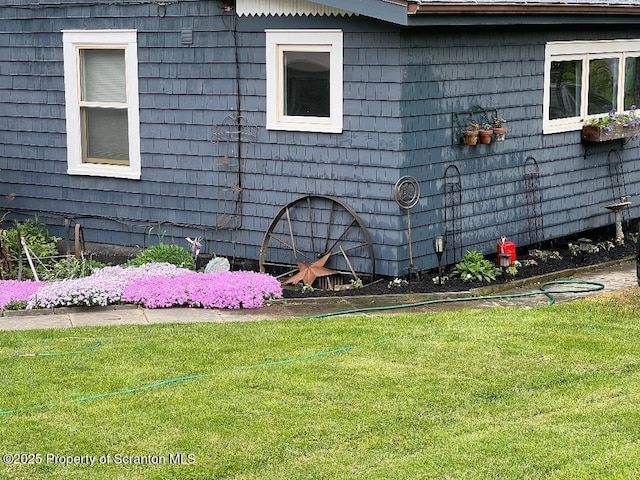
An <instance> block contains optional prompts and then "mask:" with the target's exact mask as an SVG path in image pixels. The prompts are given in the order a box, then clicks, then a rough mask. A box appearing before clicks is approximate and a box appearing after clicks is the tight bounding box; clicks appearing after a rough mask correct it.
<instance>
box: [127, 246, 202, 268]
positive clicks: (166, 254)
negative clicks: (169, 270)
mask: <svg viewBox="0 0 640 480" xmlns="http://www.w3.org/2000/svg"><path fill="white" fill-rule="evenodd" d="M162 262H165V263H171V264H173V265H175V266H177V267H181V268H188V269H189V270H195V269H196V262H195V260H194V259H193V257H192V256H191V252H189V251H188V250H187V249H185V248H182V247H180V246H178V245H165V244H162V243H161V244H160V245H154V246H152V247H149V248H147V249H146V250H144V251H142V252H140V253H139V254H138V255H136V257H135V258H133V259H131V260H129V261H128V262H127V265H130V266H134V267H139V266H140V265H144V264H145V263H162Z"/></svg>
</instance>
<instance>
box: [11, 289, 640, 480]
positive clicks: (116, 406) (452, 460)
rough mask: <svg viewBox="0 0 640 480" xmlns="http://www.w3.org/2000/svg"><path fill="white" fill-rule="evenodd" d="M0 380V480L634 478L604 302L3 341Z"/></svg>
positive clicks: (635, 335) (638, 389)
mask: <svg viewBox="0 0 640 480" xmlns="http://www.w3.org/2000/svg"><path fill="white" fill-rule="evenodd" d="M186 314H188V312H186ZM98 341H101V342H102V345H101V346H96V342H98ZM94 347H95V348H94ZM16 352H20V353H34V352H40V353H49V354H52V355H48V356H45V355H40V356H36V357H33V356H30V357H29V356H27V357H16V356H14V353H16ZM73 352H77V353H73ZM57 353H66V354H64V355H55V354H57ZM0 371H1V372H2V374H1V375H0V411H2V412H3V414H2V415H0V422H1V423H0V425H1V426H0V453H2V454H3V455H4V456H3V463H2V464H0V478H2V479H5V478H7V479H47V480H49V479H79V478H82V479H127V480H130V479H169V478H176V479H178V478H179V479H217V478H232V479H316V478H317V479H415V478H438V479H442V478H468V479H482V478H501V479H517V478H535V479H538V478H554V479H555V478H559V479H576V478H585V479H587V478H588V479H592V478H598V479H601V478H620V479H628V478H638V477H640V322H638V312H637V311H633V310H627V309H624V308H621V307H619V306H617V305H616V304H614V303H609V304H607V303H603V304H598V303H587V302H574V303H571V304H566V305H559V306H553V307H541V308H538V309H534V310H516V309H496V310H464V311H458V312H451V313H438V314H430V315H410V314H404V315H387V316H379V317H374V318H338V317H333V318H327V319H321V320H296V321H277V322H273V321H270V322H259V323H236V324H206V325H204V324H200V325H156V326H150V327H149V326H129V327H109V328H82V329H80V328H76V329H59V330H42V331H27V332H0ZM19 453H21V454H25V455H23V456H22V458H20V457H17V456H15V455H13V456H10V457H7V454H19ZM178 454H182V457H180V455H178ZM29 455H30V456H29ZM66 455H70V456H78V457H82V456H85V457H82V458H78V459H76V461H78V462H79V461H82V462H85V463H82V464H79V465H64V464H61V463H60V462H62V461H63V459H64V456H66ZM91 457H94V461H95V464H94V465H93V466H91V465H88V464H86V462H90V461H91ZM20 460H22V461H23V462H25V463H26V462H29V461H32V462H34V463H35V464H34V465H29V464H26V465H25V464H19V463H14V464H12V465H8V464H7V462H8V461H14V462H15V461H20ZM100 461H103V462H104V463H105V464H99V462H100ZM180 461H182V463H180ZM56 462H57V463H56ZM131 462H146V464H136V463H131ZM149 462H151V463H160V464H157V465H156V464H149Z"/></svg>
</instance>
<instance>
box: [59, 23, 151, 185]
mask: <svg viewBox="0 0 640 480" xmlns="http://www.w3.org/2000/svg"><path fill="white" fill-rule="evenodd" d="M62 42H63V55H64V83H65V101H66V106H65V111H66V126H67V165H68V167H67V173H68V174H69V175H90V176H98V177H114V178H129V179H134V180H139V179H140V173H141V168H140V112H139V99H138V52H137V32H136V30H63V31H62ZM94 47H95V48H109V47H111V48H122V49H124V51H125V75H126V92H127V118H128V133H129V164H128V165H117V164H100V163H84V162H83V161H82V158H83V155H82V149H83V146H82V121H81V114H80V104H81V102H80V69H79V68H80V67H79V66H80V53H79V52H80V49H82V48H94Z"/></svg>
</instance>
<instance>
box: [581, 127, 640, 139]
mask: <svg viewBox="0 0 640 480" xmlns="http://www.w3.org/2000/svg"><path fill="white" fill-rule="evenodd" d="M637 135H640V126H624V125H611V126H609V127H595V126H585V127H582V141H583V142H596V143H598V142H608V141H609V140H618V139H620V138H630V137H635V136H637Z"/></svg>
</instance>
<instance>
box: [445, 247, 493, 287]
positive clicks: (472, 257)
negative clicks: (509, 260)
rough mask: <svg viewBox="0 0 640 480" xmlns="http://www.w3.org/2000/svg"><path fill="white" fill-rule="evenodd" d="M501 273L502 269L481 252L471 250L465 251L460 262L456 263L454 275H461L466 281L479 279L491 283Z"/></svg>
mask: <svg viewBox="0 0 640 480" xmlns="http://www.w3.org/2000/svg"><path fill="white" fill-rule="evenodd" d="M501 273H502V272H501V270H500V269H499V268H498V267H496V266H495V265H494V264H493V263H492V262H490V261H489V260H487V259H486V258H484V256H483V255H482V254H481V253H480V252H478V251H476V250H471V251H468V252H467V253H465V255H464V257H462V261H461V262H460V263H458V264H456V266H455V268H454V269H453V272H452V275H453V276H455V277H459V278H460V279H462V281H464V282H473V281H479V282H488V283H491V282H493V281H495V279H496V276H497V275H500V274H501Z"/></svg>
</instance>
